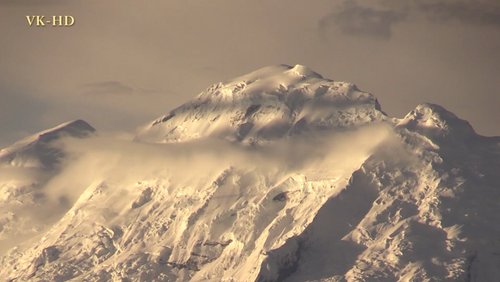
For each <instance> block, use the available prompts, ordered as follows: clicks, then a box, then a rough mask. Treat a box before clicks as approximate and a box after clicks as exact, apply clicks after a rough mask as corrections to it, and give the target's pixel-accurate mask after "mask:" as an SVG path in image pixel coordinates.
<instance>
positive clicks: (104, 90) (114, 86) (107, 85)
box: [81, 81, 135, 95]
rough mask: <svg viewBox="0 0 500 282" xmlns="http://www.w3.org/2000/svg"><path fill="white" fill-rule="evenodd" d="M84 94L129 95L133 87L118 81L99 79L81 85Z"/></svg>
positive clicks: (132, 91)
mask: <svg viewBox="0 0 500 282" xmlns="http://www.w3.org/2000/svg"><path fill="white" fill-rule="evenodd" d="M81 90H82V94H84V95H130V94H133V93H134V92H135V90H134V88H132V87H131V86H128V85H126V84H124V83H122V82H119V81H99V82H93V83H87V84H85V85H83V86H82V87H81Z"/></svg>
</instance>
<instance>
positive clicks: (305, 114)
mask: <svg viewBox="0 0 500 282" xmlns="http://www.w3.org/2000/svg"><path fill="white" fill-rule="evenodd" d="M384 119H385V114H384V113H383V112H382V111H381V109H380V105H379V104H378V101H377V100H376V99H375V97H374V96H373V95H371V94H369V93H365V92H362V91H360V90H359V89H357V87H356V86H355V85H354V84H352V83H347V82H335V81H331V80H327V79H324V78H323V77H321V75H319V74H317V73H316V72H314V71H312V70H310V69H308V68H307V67H305V66H301V65H296V66H294V67H291V66H287V65H279V66H270V67H265V68H262V69H259V70H257V71H255V72H252V73H249V74H247V75H243V76H241V77H238V78H236V79H233V80H230V81H227V82H224V83H217V84H214V85H212V86H210V87H209V88H208V89H206V90H205V91H203V92H202V93H201V94H199V95H198V96H197V97H196V98H195V99H194V100H193V101H191V102H189V103H186V104H184V105H182V106H180V107H178V108H176V109H174V110H172V111H170V112H169V113H168V114H166V115H164V116H162V117H160V118H158V119H156V120H154V121H153V122H151V123H149V124H147V125H146V126H144V127H143V128H142V129H141V130H140V132H139V133H138V135H137V138H136V139H137V140H140V141H145V142H155V143H171V142H185V141H190V140H196V139H199V138H204V137H207V136H217V137H219V138H225V139H227V140H230V141H241V142H245V143H262V142H266V141H270V140H273V139H279V138H282V137H284V136H290V135H294V134H299V133H301V132H305V131H310V130H313V131H314V130H318V129H321V130H332V129H339V130H340V129H344V128H349V127H353V126H358V125H362V124H366V123H371V122H374V121H382V120H384Z"/></svg>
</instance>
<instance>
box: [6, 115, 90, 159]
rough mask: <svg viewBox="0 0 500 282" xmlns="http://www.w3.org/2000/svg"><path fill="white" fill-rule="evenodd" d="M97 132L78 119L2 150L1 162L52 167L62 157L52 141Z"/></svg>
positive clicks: (81, 136) (82, 136)
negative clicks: (53, 147)
mask: <svg viewBox="0 0 500 282" xmlns="http://www.w3.org/2000/svg"><path fill="white" fill-rule="evenodd" d="M93 132H95V129H94V128H93V127H92V126H91V125H90V124H88V123H87V122H86V121H84V120H81V119H77V120H72V121H68V122H65V123H62V124H60V125H58V126H55V127H53V128H50V129H47V130H44V131H41V132H38V133H35V134H33V135H31V136H29V137H27V138H24V139H22V140H20V141H18V142H16V143H14V144H13V145H11V146H9V147H7V148H5V149H2V150H0V162H3V163H9V164H11V165H15V166H44V167H52V166H53V165H54V164H55V161H56V160H57V159H58V158H59V157H60V155H61V154H60V152H59V150H54V149H52V148H51V147H52V144H51V143H52V142H53V141H56V140H58V139H59V138H61V137H63V136H71V137H77V138H84V137H86V136H88V135H89V134H91V133H93Z"/></svg>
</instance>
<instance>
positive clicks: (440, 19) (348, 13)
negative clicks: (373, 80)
mask: <svg viewBox="0 0 500 282" xmlns="http://www.w3.org/2000/svg"><path fill="white" fill-rule="evenodd" d="M411 16H415V17H417V18H419V16H423V18H424V19H425V20H427V21H429V22H432V23H447V22H451V21H457V22H459V23H462V24H467V25H481V26H494V27H500V4H498V3H497V2H495V1H494V0H484V1H457V0H414V1H408V2H405V3H401V1H399V0H385V1H378V2H368V1H364V2H360V3H358V2H357V1H355V0H346V1H344V2H343V4H342V5H340V6H339V7H336V8H335V9H334V10H333V11H332V12H331V13H329V14H327V15H326V16H324V17H323V18H321V19H320V20H319V22H318V28H319V30H320V32H321V33H322V34H323V35H324V34H325V32H326V31H327V30H328V29H329V28H331V27H336V28H338V29H339V30H340V31H341V32H343V33H344V34H349V35H355V36H356V35H357V36H372V37H377V38H382V39H389V38H390V37H391V35H392V29H393V27H394V26H395V25H396V24H399V23H401V22H404V21H407V20H408V19H409V18H410V17H411Z"/></svg>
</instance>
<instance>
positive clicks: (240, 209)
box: [0, 65, 500, 281]
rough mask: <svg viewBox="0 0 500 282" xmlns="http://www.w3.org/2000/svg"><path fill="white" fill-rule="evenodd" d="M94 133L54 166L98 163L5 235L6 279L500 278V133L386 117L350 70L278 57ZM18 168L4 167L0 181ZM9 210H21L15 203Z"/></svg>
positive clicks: (445, 116)
mask: <svg viewBox="0 0 500 282" xmlns="http://www.w3.org/2000/svg"><path fill="white" fill-rule="evenodd" d="M79 128H80V127H79ZM93 139H95V138H89V139H84V140H82V141H81V142H82V143H81V144H85V143H86V142H87V143H89V142H94V143H91V145H90V146H89V147H91V148H92V150H91V151H90V152H89V153H88V154H81V155H80V156H79V157H78V158H77V157H74V162H76V164H74V163H73V164H72V163H67V164H66V163H64V164H65V165H67V166H69V167H71V168H72V170H70V172H73V171H75V168H79V169H82V168H88V169H91V168H89V167H86V166H84V165H83V164H88V163H89V162H88V161H86V162H85V161H80V160H79V158H82V159H85V158H87V160H88V158H90V157H89V156H91V157H92V160H93V162H90V163H98V164H101V167H100V169H101V170H103V171H105V173H103V174H102V175H100V176H99V177H98V178H95V179H94V180H93V181H92V183H90V184H89V185H87V186H85V189H83V190H82V191H81V193H80V194H79V197H77V199H76V200H74V201H71V200H68V201H67V202H66V204H65V205H64V206H62V207H61V209H59V210H58V212H57V213H56V214H58V215H59V216H56V217H55V219H54V220H53V221H51V222H50V223H46V227H45V228H43V229H40V230H39V231H33V232H32V233H30V234H29V236H28V235H26V237H25V238H23V239H22V240H19V241H16V242H15V243H16V244H20V246H19V247H17V248H13V249H10V250H9V251H7V249H9V248H7V247H12V246H13V245H14V244H11V245H9V246H5V247H4V248H2V249H1V251H3V255H2V257H1V259H0V260H1V261H0V265H2V268H1V269H0V277H7V278H8V279H12V280H15V281H16V280H17V281H24V280H33V281H41V280H42V281H45V280H48V281H64V280H69V279H75V280H83V281H110V280H124V281H498V280H499V279H500V271H499V269H500V256H499V254H500V241H499V237H498V234H500V224H499V222H500V205H499V204H498V203H499V200H500V179H499V177H498V171H499V170H500V138H499V137H484V136H480V135H477V134H476V133H475V132H474V130H473V129H472V127H471V126H470V125H469V124H468V123H467V122H466V121H464V120H461V119H460V118H458V117H456V116H455V115H454V114H452V113H451V112H448V111H447V110H446V109H444V108H443V107H441V106H438V105H433V104H422V105H419V106H417V107H416V108H415V110H413V111H411V112H410V113H409V114H408V115H406V116H405V117H404V118H402V119H397V118H390V117H387V116H386V115H385V114H384V113H383V112H382V110H381V108H380V105H379V104H378V102H377V100H376V99H375V97H374V96H373V95H371V94H369V93H365V92H362V91H360V90H358V89H357V88H356V86H355V85H353V84H350V83H346V82H337V81H332V80H327V79H324V78H322V77H321V76H320V75H319V74H317V73H315V72H314V71H311V70H310V69H308V68H306V67H304V66H294V67H292V66H285V65H282V66H272V67H266V68H263V69H260V70H257V71H256V72H253V73H250V74H247V75H244V76H241V77H238V78H236V79H233V80H231V81H228V82H224V83H219V84H215V85H214V86H212V87H210V88H208V89H207V90H206V91H204V92H202V93H201V94H200V95H198V96H197V97H196V98H195V99H194V100H193V101H190V102H188V103H186V104H184V105H182V106H180V107H178V108H176V109H174V110H172V111H171V112H169V113H168V114H166V115H164V116H162V117H160V118H158V119H156V120H155V121H153V122H151V123H148V124H147V125H146V126H144V127H143V128H141V129H140V130H139V132H138V133H137V135H136V138H135V141H134V142H131V144H122V143H116V144H115V143H113V145H112V146H110V147H112V149H109V148H108V149H106V148H107V147H105V146H104V145H102V144H101V143H103V142H101V141H99V139H97V140H93ZM87 140H88V141H87ZM28 143H29V142H28ZM103 146H104V147H103ZM20 147H22V148H24V147H23V146H20ZM103 148H104V149H103ZM96 151H98V152H101V153H96ZM102 151H104V152H105V153H102ZM6 152H13V150H11V149H9V150H7V151H6ZM1 154H2V156H3V157H2V158H3V159H4V160H5V159H8V160H9V161H7V163H10V164H11V165H14V164H17V163H20V162H13V161H12V160H13V159H12V158H11V157H9V158H7V157H5V156H7V155H8V156H12V154H11V153H1ZM9 154H10V155H9ZM21 163H22V162H21ZM40 163H43V162H40ZM78 164H79V165H78ZM44 167H49V168H50V167H51V166H44ZM49 170H50V169H49ZM76 171H78V170H76ZM1 172H2V171H0V173H1ZM53 173H54V174H55V175H59V174H63V175H68V173H67V171H66V168H65V167H61V168H60V169H56V170H54V172H53ZM4 175H6V174H4ZM12 175H14V174H12ZM12 177H13V176H10V175H7V176H5V177H3V178H0V181H3V184H0V185H4V186H2V187H3V188H2V189H3V190H2V191H3V193H9V192H8V191H11V190H9V189H10V188H8V186H6V184H4V183H10V182H9V181H11V180H10V179H11V178H12ZM62 179H64V181H65V182H64V183H67V185H68V186H72V185H75V186H77V185H83V184H82V183H80V182H79V181H80V180H79V179H78V178H75V179H73V178H71V177H69V178H62ZM59 182H60V181H59ZM46 183H47V184H46V185H45V186H44V187H47V189H49V188H50V187H51V185H52V182H46ZM6 187H7V188H6ZM18 197H21V196H19V195H17V194H16V195H12V196H9V197H4V198H5V200H4V202H5V203H10V204H9V205H11V206H12V205H13V204H12V203H15V202H16V201H19V199H21V198H18ZM33 199H34V200H33V203H37V200H36V199H35V198H33ZM9 205H7V207H11V206H9ZM9 212H10V213H9ZM4 214H7V215H8V216H10V218H11V219H10V221H9V222H15V221H14V220H13V218H16V217H17V216H19V215H18V214H19V210H15V209H11V210H10V211H9V210H8V209H6V210H4ZM26 218H28V219H29V220H30V222H39V221H40V219H39V218H37V217H34V216H26ZM2 220H3V219H2ZM10 226H11V227H9V228H11V230H15V229H16V226H15V225H12V224H11V225H10ZM17 228H18V229H19V230H24V229H25V228H27V227H26V226H25V225H20V226H18V227H17ZM0 242H1V241H0Z"/></svg>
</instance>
